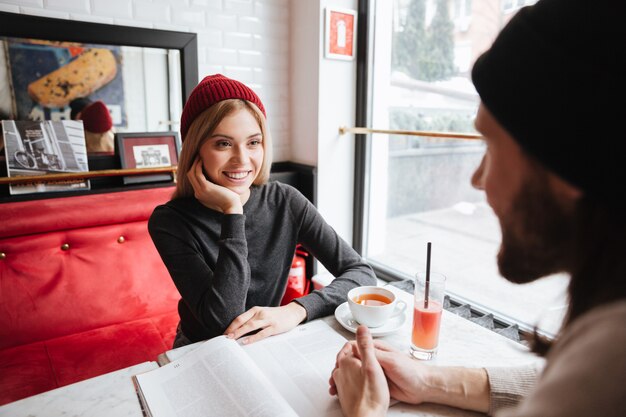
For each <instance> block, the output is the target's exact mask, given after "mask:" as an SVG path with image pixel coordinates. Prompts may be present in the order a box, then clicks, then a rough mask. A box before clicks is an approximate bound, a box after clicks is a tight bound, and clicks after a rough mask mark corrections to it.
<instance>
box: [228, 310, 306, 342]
mask: <svg viewBox="0 0 626 417" xmlns="http://www.w3.org/2000/svg"><path fill="white" fill-rule="evenodd" d="M305 319H306V310H305V309H304V307H302V306H301V305H300V304H298V303H295V302H291V303H289V304H287V305H285V306H281V307H252V308H251V309H250V310H248V311H246V312H245V313H243V314H241V315H240V316H239V317H237V318H236V319H235V320H233V321H232V323H230V325H229V326H228V328H227V329H226V331H225V332H224V334H225V335H226V336H228V337H230V338H231V339H239V338H240V337H241V336H243V335H245V334H247V333H250V332H252V331H254V330H258V329H262V330H261V331H260V332H258V333H256V334H253V335H252V336H248V337H247V338H246V339H245V340H244V341H243V343H246V344H248V343H254V342H257V341H259V340H261V339H264V338H266V337H268V336H272V335H275V334H279V333H284V332H286V331H289V330H291V329H293V328H294V327H296V326H297V325H298V324H300V323H302V322H303V321H304V320H305Z"/></svg>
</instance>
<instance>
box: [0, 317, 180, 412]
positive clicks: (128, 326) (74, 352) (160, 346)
mask: <svg viewBox="0 0 626 417" xmlns="http://www.w3.org/2000/svg"><path fill="white" fill-rule="evenodd" d="M176 323H178V313H177V312H175V311H173V312H170V313H167V314H163V315H160V316H156V317H154V318H150V319H142V320H136V321H133V322H128V323H122V324H116V325H112V326H107V327H103V328H100V329H95V330H90V331H87V332H83V333H78V334H73V335H69V336H65V337H60V338H56V339H52V340H49V341H46V342H37V343H33V344H30V345H25V346H18V347H15V348H9V349H4V350H1V351H0V405H2V404H6V403H9V402H13V401H17V400H19V399H22V398H25V397H29V396H31V395H35V394H39V393H41V392H45V391H48V390H51V389H54V388H57V387H61V386H64V385H69V384H73V383H75V382H78V381H82V380H85V379H88V378H92V377H95V376H98V375H102V374H105V373H108V372H113V371H116V370H118V369H123V368H126V367H128V366H132V365H136V364H138V363H142V362H145V361H155V360H156V359H157V356H158V355H159V354H161V353H163V352H165V351H166V350H169V349H171V347H172V342H173V335H174V333H175V331H176Z"/></svg>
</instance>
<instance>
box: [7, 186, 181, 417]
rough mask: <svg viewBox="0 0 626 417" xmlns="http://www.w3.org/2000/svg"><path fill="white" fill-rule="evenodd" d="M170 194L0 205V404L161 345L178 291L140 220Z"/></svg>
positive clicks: (171, 330) (151, 356)
mask: <svg viewBox="0 0 626 417" xmlns="http://www.w3.org/2000/svg"><path fill="white" fill-rule="evenodd" d="M172 192H173V187H162V188H151V189H144V190H135V191H122V192H114V193H106V194H90V195H81V196H72V197H62V198H48V199H40V200H32V201H23V202H9V203H3V204H0V405H2V404H6V403H8V402H12V401H15V400H18V399H21V398H24V397H28V396H30V395H34V394H37V393H40V392H43V391H47V390H50V389H53V388H57V387H60V386H64V385H67V384H71V383H74V382H77V381H81V380H83V379H87V378H91V377H94V376H97V375H100V374H103V373H106V372H111V371H114V370H117V369H121V368H125V367H128V366H131V365H134V364H137V363H141V362H144V361H148V360H156V358H157V355H158V354H159V353H162V352H164V351H165V350H168V349H170V348H171V346H172V342H173V339H174V334H175V328H176V324H177V323H178V314H177V312H176V304H177V302H178V299H179V295H178V291H177V290H176V288H175V287H174V285H173V283H172V280H171V279H170V277H169V274H168V272H167V270H166V269H165V267H164V265H163V263H162V261H161V259H160V257H159V255H158V253H157V251H156V249H155V248H154V245H153V243H152V241H151V239H150V236H149V235H148V231H147V220H148V217H149V216H150V214H151V213H152V210H153V209H154V207H155V206H157V205H158V204H162V203H164V202H165V201H167V200H169V198H170V195H171V194H172Z"/></svg>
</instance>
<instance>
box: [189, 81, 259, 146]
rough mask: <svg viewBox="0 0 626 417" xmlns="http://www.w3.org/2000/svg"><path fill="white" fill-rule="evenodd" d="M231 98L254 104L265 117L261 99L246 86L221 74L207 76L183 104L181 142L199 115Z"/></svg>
mask: <svg viewBox="0 0 626 417" xmlns="http://www.w3.org/2000/svg"><path fill="white" fill-rule="evenodd" d="M231 98H238V99H242V100H247V101H249V102H251V103H254V104H256V106H257V107H258V108H259V110H261V112H262V113H263V116H265V117H267V115H266V114H265V107H263V103H261V99H260V98H259V96H257V95H256V93H255V92H254V91H252V89H250V88H249V87H248V86H246V85H245V84H243V83H241V82H239V81H236V80H233V79H231V78H228V77H225V76H223V75H222V74H215V75H208V76H206V77H204V79H203V80H202V81H200V84H198V85H197V86H196V88H194V89H193V91H192V92H191V94H190V95H189V99H188V100H187V103H185V107H184V108H183V114H182V115H181V117H180V135H181V137H182V140H183V141H184V140H185V136H186V135H187V131H188V130H189V126H191V123H193V121H194V120H195V119H196V117H198V115H199V114H200V113H202V112H203V111H205V110H206V109H208V108H209V107H211V106H212V105H214V104H215V103H218V102H220V101H223V100H228V99H231Z"/></svg>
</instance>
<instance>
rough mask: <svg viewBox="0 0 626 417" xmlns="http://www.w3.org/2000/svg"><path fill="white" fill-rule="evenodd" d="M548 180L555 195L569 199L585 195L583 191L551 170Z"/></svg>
mask: <svg viewBox="0 0 626 417" xmlns="http://www.w3.org/2000/svg"><path fill="white" fill-rule="evenodd" d="M548 175H549V177H548V178H549V179H548V182H549V184H550V188H551V189H552V192H553V193H554V195H555V196H557V197H559V198H563V199H565V200H569V201H575V200H578V199H580V198H581V197H582V196H583V191H582V190H581V189H580V188H578V187H576V186H574V185H572V184H570V183H569V182H567V181H565V180H563V179H562V178H561V177H558V176H557V175H555V174H553V173H551V172H549V173H548Z"/></svg>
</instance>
